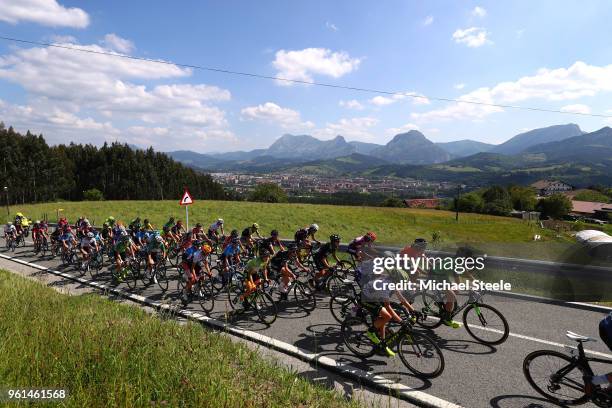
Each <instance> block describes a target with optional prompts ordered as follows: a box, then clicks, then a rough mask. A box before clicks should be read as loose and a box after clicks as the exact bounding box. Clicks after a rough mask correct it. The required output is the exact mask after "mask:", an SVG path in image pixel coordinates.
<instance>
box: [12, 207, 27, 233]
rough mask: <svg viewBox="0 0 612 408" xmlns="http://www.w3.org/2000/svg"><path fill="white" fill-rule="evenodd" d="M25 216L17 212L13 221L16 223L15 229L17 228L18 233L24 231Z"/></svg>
mask: <svg viewBox="0 0 612 408" xmlns="http://www.w3.org/2000/svg"><path fill="white" fill-rule="evenodd" d="M24 219H25V217H24V216H23V214H22V213H20V212H18V213H17V214H15V220H14V221H13V225H15V229H16V230H17V235H21V234H22V233H23V225H22V224H23V220H24Z"/></svg>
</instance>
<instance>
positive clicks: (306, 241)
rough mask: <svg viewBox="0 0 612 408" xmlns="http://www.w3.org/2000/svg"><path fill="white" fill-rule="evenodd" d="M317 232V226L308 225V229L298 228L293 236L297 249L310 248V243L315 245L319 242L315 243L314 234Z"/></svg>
mask: <svg viewBox="0 0 612 408" xmlns="http://www.w3.org/2000/svg"><path fill="white" fill-rule="evenodd" d="M318 230H319V226H318V225H317V224H310V226H308V227H304V228H300V229H299V230H297V231H296V232H295V234H294V236H293V237H294V239H295V243H296V244H297V246H298V248H310V246H311V245H310V241H311V240H312V241H314V242H316V243H317V244H320V243H321V242H319V241H317V239H316V238H315V234H316V233H317V231H318Z"/></svg>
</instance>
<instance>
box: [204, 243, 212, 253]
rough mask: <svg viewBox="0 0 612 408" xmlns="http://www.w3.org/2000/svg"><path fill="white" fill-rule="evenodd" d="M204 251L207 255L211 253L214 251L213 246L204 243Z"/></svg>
mask: <svg viewBox="0 0 612 408" xmlns="http://www.w3.org/2000/svg"><path fill="white" fill-rule="evenodd" d="M202 252H204V253H205V254H206V255H208V254H210V253H211V252H212V247H211V246H210V245H208V244H204V245H202Z"/></svg>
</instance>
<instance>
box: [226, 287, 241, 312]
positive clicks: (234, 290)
mask: <svg viewBox="0 0 612 408" xmlns="http://www.w3.org/2000/svg"><path fill="white" fill-rule="evenodd" d="M225 291H226V292H227V300H228V302H229V305H230V307H231V308H232V309H233V310H236V309H240V308H241V307H242V299H241V298H240V297H241V295H242V289H240V287H239V286H238V285H236V284H234V283H233V282H231V281H230V282H228V284H227V285H226V286H225Z"/></svg>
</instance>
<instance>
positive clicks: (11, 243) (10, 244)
mask: <svg viewBox="0 0 612 408" xmlns="http://www.w3.org/2000/svg"><path fill="white" fill-rule="evenodd" d="M5 240H6V242H5V245H6V249H7V250H8V251H11V252H15V248H17V245H16V243H15V238H13V237H11V236H9V237H6V238H5Z"/></svg>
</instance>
